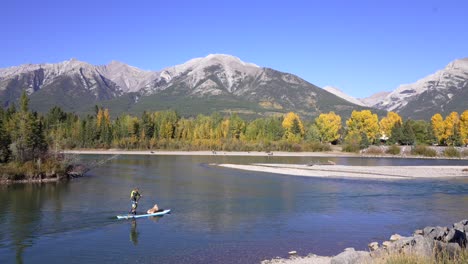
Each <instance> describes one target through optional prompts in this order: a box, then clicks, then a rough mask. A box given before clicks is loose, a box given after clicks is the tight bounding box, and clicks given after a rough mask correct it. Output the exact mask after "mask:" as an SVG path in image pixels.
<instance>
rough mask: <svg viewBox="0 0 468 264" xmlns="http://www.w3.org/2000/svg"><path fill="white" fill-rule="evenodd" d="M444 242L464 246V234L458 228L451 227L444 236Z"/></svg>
mask: <svg viewBox="0 0 468 264" xmlns="http://www.w3.org/2000/svg"><path fill="white" fill-rule="evenodd" d="M444 242H447V243H457V244H458V245H459V246H460V247H465V245H466V234H465V232H462V231H460V230H458V229H455V228H451V229H450V230H449V232H448V234H447V236H445V237H444Z"/></svg>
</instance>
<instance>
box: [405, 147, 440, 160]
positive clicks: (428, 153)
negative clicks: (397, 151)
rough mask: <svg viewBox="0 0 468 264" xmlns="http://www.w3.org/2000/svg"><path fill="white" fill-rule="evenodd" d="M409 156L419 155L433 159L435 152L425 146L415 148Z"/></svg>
mask: <svg viewBox="0 0 468 264" xmlns="http://www.w3.org/2000/svg"><path fill="white" fill-rule="evenodd" d="M411 154H413V155H419V156H424V157H435V156H437V152H436V151H435V149H432V148H429V147H427V146H421V145H420V146H416V147H414V148H413V149H412V150H411Z"/></svg>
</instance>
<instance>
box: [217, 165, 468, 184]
mask: <svg viewBox="0 0 468 264" xmlns="http://www.w3.org/2000/svg"><path fill="white" fill-rule="evenodd" d="M212 165H216V166H220V167H225V168H232V169H239V170H247V171H259V172H268V173H277V174H285V175H294V176H306V177H322V178H357V179H395V180H402V179H416V178H453V177H468V171H463V170H464V169H466V170H468V166H345V165H313V166H309V165H302V164H270V163H268V164H267V163H254V164H249V165H240V164H212Z"/></svg>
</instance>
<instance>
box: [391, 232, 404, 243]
mask: <svg viewBox="0 0 468 264" xmlns="http://www.w3.org/2000/svg"><path fill="white" fill-rule="evenodd" d="M402 238H403V237H402V236H400V235H399V234H394V235H392V236H391V237H390V241H392V242H394V241H397V240H400V239H402Z"/></svg>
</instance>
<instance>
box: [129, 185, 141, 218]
mask: <svg viewBox="0 0 468 264" xmlns="http://www.w3.org/2000/svg"><path fill="white" fill-rule="evenodd" d="M140 197H141V194H140V192H139V189H138V188H134V189H133V190H132V192H131V193H130V200H131V201H132V210H131V211H130V213H131V214H134V215H136V209H137V207H138V200H140Z"/></svg>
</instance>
